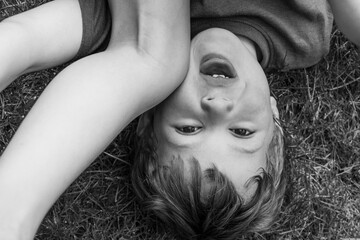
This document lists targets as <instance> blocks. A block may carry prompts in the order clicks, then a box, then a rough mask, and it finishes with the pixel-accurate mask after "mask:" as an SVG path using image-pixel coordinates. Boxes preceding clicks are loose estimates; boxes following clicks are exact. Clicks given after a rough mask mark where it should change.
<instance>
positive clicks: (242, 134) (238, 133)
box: [230, 128, 254, 137]
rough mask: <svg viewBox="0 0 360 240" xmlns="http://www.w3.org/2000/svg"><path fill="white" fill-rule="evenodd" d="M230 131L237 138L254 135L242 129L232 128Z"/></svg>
mask: <svg viewBox="0 0 360 240" xmlns="http://www.w3.org/2000/svg"><path fill="white" fill-rule="evenodd" d="M230 131H231V132H233V133H234V134H235V135H236V136H237V137H248V136H250V135H251V134H253V133H254V132H252V131H249V130H247V129H244V128H234V129H230Z"/></svg>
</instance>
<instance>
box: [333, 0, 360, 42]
mask: <svg viewBox="0 0 360 240" xmlns="http://www.w3.org/2000/svg"><path fill="white" fill-rule="evenodd" d="M328 1H329V3H330V5H331V9H332V11H333V13H334V17H335V22H336V24H337V25H338V27H339V29H340V31H341V32H342V33H344V34H345V36H346V37H347V38H348V39H349V40H350V41H352V42H353V43H355V44H356V45H357V46H358V47H360V1H359V0H328Z"/></svg>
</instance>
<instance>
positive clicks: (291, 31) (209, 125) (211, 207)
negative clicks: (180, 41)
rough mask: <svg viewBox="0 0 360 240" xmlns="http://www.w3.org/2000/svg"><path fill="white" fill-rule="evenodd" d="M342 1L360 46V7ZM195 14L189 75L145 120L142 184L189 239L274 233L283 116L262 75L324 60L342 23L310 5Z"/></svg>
mask: <svg viewBox="0 0 360 240" xmlns="http://www.w3.org/2000/svg"><path fill="white" fill-rule="evenodd" d="M338 2H339V1H330V2H329V3H330V4H331V7H332V10H333V12H334V14H335V16H336V19H337V21H338V22H337V23H338V25H339V27H340V29H341V30H342V31H343V32H344V33H345V34H347V36H348V37H349V38H350V39H351V40H352V41H353V42H355V43H357V44H358V45H360V41H359V40H360V37H359V36H360V34H359V31H357V27H358V24H359V23H360V17H359V16H360V14H359V13H360V4H359V2H358V1H356V0H355V1H351V0H350V1H345V2H342V3H341V6H340V5H339V3H338ZM191 11H192V17H193V18H192V25H191V31H192V35H193V36H195V37H194V38H193V39H192V43H191V50H190V67H189V71H188V74H187V76H186V78H185V80H184V82H183V83H182V84H181V85H180V87H179V88H178V89H176V91H175V92H174V93H172V94H171V95H170V96H169V97H168V98H167V99H166V100H165V101H163V102H162V103H161V104H160V105H158V106H156V107H155V108H154V109H152V110H151V111H149V112H148V113H146V114H143V116H142V118H141V120H140V123H139V127H138V132H139V135H140V139H139V146H138V148H137V152H136V154H137V156H136V159H135V166H134V167H133V184H134V186H135V189H136V190H137V194H138V195H139V196H140V199H141V202H142V203H144V206H145V207H146V208H147V209H149V211H153V212H155V214H156V215H157V216H159V217H160V218H161V219H162V220H163V221H164V222H165V223H167V224H170V225H172V226H173V227H174V229H178V233H179V235H180V236H182V238H183V239H191V238H193V237H195V236H196V237H198V238H204V239H206V238H212V239H235V238H236V237H237V236H240V235H241V234H243V233H245V232H256V231H263V230H266V229H267V228H269V227H270V226H271V223H272V222H273V220H274V219H275V216H276V214H277V212H278V211H279V207H280V206H281V202H282V195H283V194H284V185H285V183H284V174H285V172H284V171H283V161H284V160H283V153H282V147H283V142H282V136H281V129H280V127H279V126H278V125H277V124H276V123H275V122H274V120H273V119H276V118H278V111H277V109H276V102H275V100H274V99H273V98H272V97H270V94H269V86H268V83H267V80H266V77H265V74H264V71H263V69H264V70H265V71H266V70H271V69H280V70H287V69H293V68H303V67H308V66H311V65H314V64H316V63H317V62H318V61H320V59H321V58H322V57H323V56H324V55H325V54H327V52H328V50H329V42H330V33H331V29H332V25H333V15H332V13H331V9H330V6H329V5H328V3H327V1H303V0H302V1H242V2H241V3H239V1H215V0H214V1H211V0H208V1H192V5H191ZM214 165H215V166H214ZM183 169H185V172H190V173H189V175H190V177H188V178H189V179H190V180H184V179H183V176H182V175H181V174H179V172H180V173H181V172H182V171H183ZM260 169H261V170H262V171H260ZM220 172H221V173H220ZM254 176H255V177H254ZM184 181H185V182H187V181H188V182H187V184H185V183H182V184H181V182H184Z"/></svg>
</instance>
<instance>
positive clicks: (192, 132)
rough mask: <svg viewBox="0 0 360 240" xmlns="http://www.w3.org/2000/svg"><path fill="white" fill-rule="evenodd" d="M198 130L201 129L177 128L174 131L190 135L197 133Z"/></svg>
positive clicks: (190, 127) (191, 127) (192, 127)
mask: <svg viewBox="0 0 360 240" xmlns="http://www.w3.org/2000/svg"><path fill="white" fill-rule="evenodd" d="M200 129H201V127H194V126H183V127H177V128H176V131H177V132H178V133H180V134H184V135H191V134H195V133H197V132H198V131H199V130H200Z"/></svg>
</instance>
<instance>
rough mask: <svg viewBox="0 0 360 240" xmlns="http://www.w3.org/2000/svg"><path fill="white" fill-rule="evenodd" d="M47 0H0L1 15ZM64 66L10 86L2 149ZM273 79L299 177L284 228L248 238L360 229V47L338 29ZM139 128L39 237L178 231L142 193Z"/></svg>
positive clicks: (73, 191) (117, 143) (123, 138)
mask: <svg viewBox="0 0 360 240" xmlns="http://www.w3.org/2000/svg"><path fill="white" fill-rule="evenodd" d="M42 2H45V1H40V0H31V1H25V0H12V1H11V0H0V17H5V16H9V15H11V14H13V13H16V12H19V11H23V10H26V9H28V8H29V7H32V6H36V5H38V4H41V3H42ZM14 6H16V7H14ZM60 69H61V67H60V68H58V69H50V70H46V71H41V72H36V73H33V74H29V75H26V76H22V77H21V78H19V79H18V80H16V81H15V82H14V83H13V84H12V85H11V86H9V87H8V88H7V89H6V90H5V91H3V92H2V93H1V94H0V114H1V116H0V117H1V122H0V148H1V149H3V148H4V147H5V146H6V145H7V143H8V142H9V140H10V138H11V136H12V135H13V134H14V132H15V131H16V129H17V127H18V126H19V124H20V122H21V121H22V119H23V117H24V116H25V115H26V113H27V112H28V111H29V109H30V108H31V106H32V105H33V104H34V102H35V100H36V98H37V97H38V96H39V95H40V93H41V92H42V90H43V89H44V88H45V87H46V84H47V83H48V82H49V81H50V80H51V79H52V78H53V77H54V76H55V75H56V73H57V72H58V71H59V70H60ZM269 80H270V85H271V88H272V92H273V94H274V96H276V98H277V99H278V104H279V109H280V112H281V119H282V121H283V125H284V128H285V132H286V141H287V158H288V162H289V168H288V169H287V171H288V174H289V185H288V191H287V195H286V201H285V202H286V203H285V205H284V207H283V211H282V214H281V218H280V220H279V222H278V223H277V224H276V225H275V227H274V228H273V229H272V230H271V231H270V232H269V233H267V234H263V235H255V236H247V237H244V239H245V238H246V239H249V238H253V239H341V238H355V237H358V238H360V123H359V120H360V116H359V114H360V54H359V51H357V49H356V48H355V47H354V46H353V45H352V44H351V43H349V42H347V41H346V40H345V39H344V38H343V37H342V35H341V33H339V32H338V31H335V32H334V34H333V37H332V45H331V53H330V54H329V55H328V56H327V57H326V58H325V59H324V60H323V61H321V62H320V63H319V64H318V65H316V66H314V67H312V68H309V69H302V70H296V71H290V72H286V73H273V74H269ZM133 130H134V124H132V125H130V126H129V127H128V128H127V129H126V130H125V131H123V132H122V133H121V134H120V135H119V136H118V137H117V138H116V139H115V140H114V141H113V143H112V144H111V145H110V146H109V147H108V148H107V150H106V151H105V152H104V153H103V154H102V155H101V156H100V157H99V158H98V159H97V160H96V161H95V162H94V164H92V166H91V167H90V168H88V169H87V170H86V171H85V172H84V173H83V174H82V175H81V176H80V177H79V178H78V179H77V180H76V182H74V183H73V184H72V185H71V187H70V188H69V189H68V190H67V191H66V192H65V193H64V194H63V195H62V197H61V198H60V199H59V200H58V201H57V202H56V204H55V205H54V207H53V208H52V209H51V210H50V211H49V213H48V215H47V217H46V218H45V219H44V221H43V223H42V225H41V227H40V229H39V232H38V234H37V237H36V239H39V240H40V239H171V236H170V234H169V233H167V232H169V231H166V229H163V228H162V227H161V225H160V224H157V223H156V222H154V221H153V220H152V219H150V218H149V217H148V216H147V215H146V214H144V213H142V212H141V211H140V209H139V206H138V204H137V203H136V201H135V199H134V195H133V192H132V188H131V183H130V180H129V172H130V166H129V164H128V162H129V161H130V153H131V147H132V138H133Z"/></svg>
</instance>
